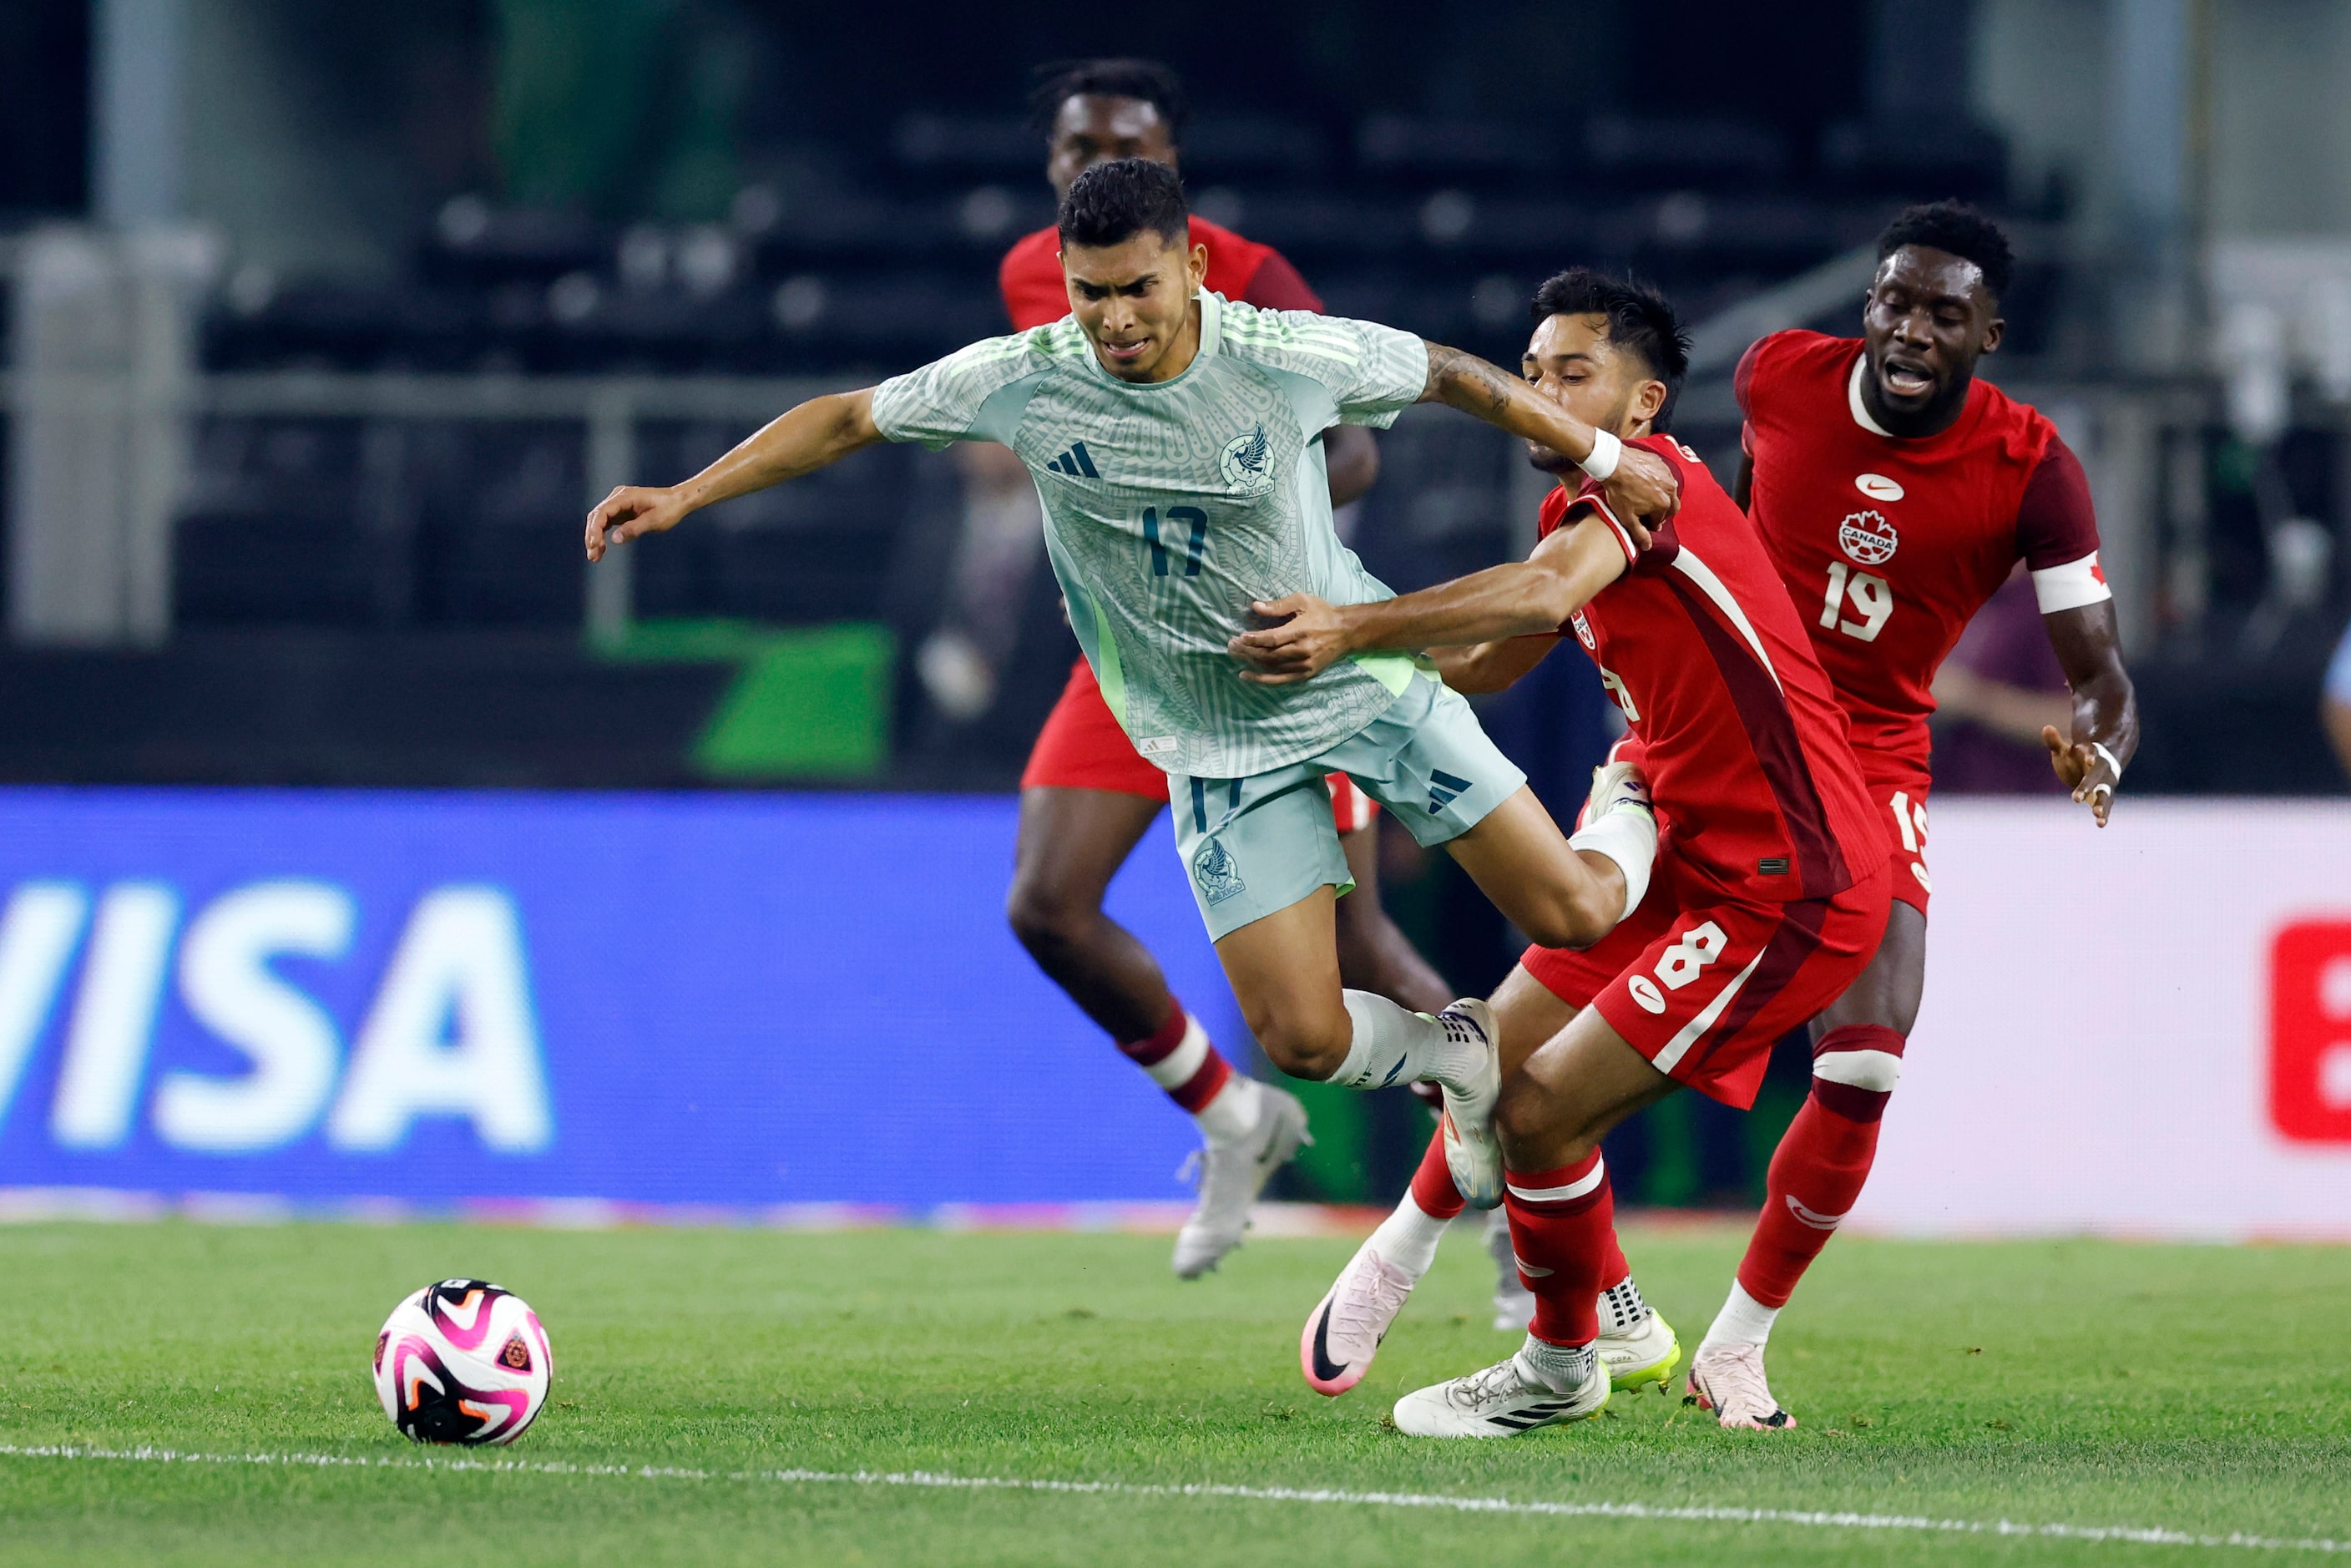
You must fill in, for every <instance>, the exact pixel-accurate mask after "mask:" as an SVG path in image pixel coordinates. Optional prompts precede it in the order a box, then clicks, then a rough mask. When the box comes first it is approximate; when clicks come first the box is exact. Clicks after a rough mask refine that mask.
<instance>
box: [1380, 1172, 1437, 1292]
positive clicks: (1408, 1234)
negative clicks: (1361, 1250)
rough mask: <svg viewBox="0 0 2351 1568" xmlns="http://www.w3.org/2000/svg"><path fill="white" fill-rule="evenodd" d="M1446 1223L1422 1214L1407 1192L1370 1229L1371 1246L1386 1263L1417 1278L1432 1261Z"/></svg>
mask: <svg viewBox="0 0 2351 1568" xmlns="http://www.w3.org/2000/svg"><path fill="white" fill-rule="evenodd" d="M1448 1223H1450V1222H1449V1221H1447V1220H1443V1219H1438V1218H1436V1217H1435V1216H1433V1215H1429V1214H1424V1213H1422V1212H1421V1207H1420V1205H1418V1204H1417V1203H1415V1202H1414V1201H1413V1198H1412V1194H1410V1193H1408V1192H1407V1193H1405V1195H1404V1201H1403V1202H1402V1203H1399V1204H1397V1205H1396V1206H1395V1212H1394V1213H1392V1214H1390V1215H1389V1216H1388V1217H1387V1218H1385V1219H1383V1220H1381V1221H1380V1228H1378V1229H1377V1230H1374V1231H1373V1232H1372V1245H1373V1247H1374V1248H1375V1249H1378V1251H1379V1255H1380V1256H1381V1257H1382V1258H1384V1259H1385V1260H1387V1261H1388V1263H1389V1264H1390V1265H1392V1266H1393V1267H1395V1268H1397V1269H1401V1270H1404V1271H1405V1273H1407V1274H1409V1275H1411V1276H1412V1277H1413V1278H1414V1279H1416V1280H1417V1279H1419V1278H1420V1277H1421V1276H1422V1275H1424V1274H1426V1273H1427V1272H1428V1270H1429V1269H1430V1268H1431V1266H1433V1265H1434V1264H1435V1263H1436V1261H1437V1240H1438V1239H1439V1238H1441V1237H1442V1236H1443V1235H1444V1234H1445V1228H1446V1226H1447V1224H1448Z"/></svg>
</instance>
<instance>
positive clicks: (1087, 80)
mask: <svg viewBox="0 0 2351 1568" xmlns="http://www.w3.org/2000/svg"><path fill="white" fill-rule="evenodd" d="M1032 74H1033V75H1034V76H1035V78H1036V85H1035V86H1034V87H1032V88H1030V89H1029V123H1030V124H1032V125H1034V126H1035V127H1036V128H1037V129H1038V130H1039V131H1041V132H1043V133H1044V134H1045V135H1047V136H1050V135H1052V133H1053V121H1054V120H1055V119H1056V118H1057V117H1058V116H1059V115H1060V114H1061V105H1063V104H1065V103H1067V102H1069V101H1070V99H1073V98H1135V99H1142V100H1143V101H1144V102H1145V103H1147V104H1149V105H1151V107H1152V108H1154V109H1155V110H1158V111H1159V119H1160V122H1161V123H1162V124H1164V125H1165V126H1166V127H1167V139H1168V140H1169V141H1173V142H1175V143H1177V144H1178V145H1181V144H1182V142H1183V140H1184V122H1185V121H1186V120H1189V119H1190V118H1191V116H1192V105H1191V102H1190V100H1188V99H1186V97H1185V96H1184V78H1182V77H1179V76H1177V75H1176V74H1175V72H1174V71H1172V70H1170V69H1168V68H1166V67H1165V66H1163V65H1161V64H1160V63H1159V62H1158V61H1157V60H1135V59H1101V60H1053V61H1051V62H1050V63H1048V64H1045V65H1041V66H1039V67H1038V68H1036V70H1035V71H1034V72H1033V73H1032Z"/></svg>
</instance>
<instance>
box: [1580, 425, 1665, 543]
mask: <svg viewBox="0 0 2351 1568" xmlns="http://www.w3.org/2000/svg"><path fill="white" fill-rule="evenodd" d="M1600 488H1601V490H1602V491H1603V492H1604V494H1606V496H1607V497H1608V506H1609V509H1610V510H1612V511H1614V513H1615V514H1616V516H1617V517H1618V518H1619V519H1620V520H1622V521H1623V522H1625V524H1627V525H1628V526H1632V527H1638V526H1639V524H1640V523H1641V522H1650V523H1662V522H1664V521H1665V520H1666V519H1667V518H1668V517H1672V516H1673V515H1674V513H1675V512H1676V511H1677V509H1679V507H1681V504H1682V487H1681V485H1680V484H1679V482H1678V481H1677V480H1676V479H1675V478H1674V471H1673V470H1672V469H1671V468H1668V467H1667V466H1666V460H1665V459H1664V458H1662V457H1660V456H1658V455H1656V453H1654V452H1645V451H1643V450H1642V449H1641V448H1640V447H1637V446H1627V447H1626V448H1625V453H1624V455H1623V456H1622V457H1619V458H1618V459H1617V460H1616V471H1615V472H1614V473H1613V474H1611V475H1609V476H1608V477H1607V478H1606V479H1605V480H1604V481H1603V482H1602V484H1601V486H1600ZM1643 532H1644V534H1645V535H1646V530H1643ZM1635 542H1636V543H1638V544H1639V545H1641V546H1642V547H1643V548H1645V549H1646V547H1647V545H1648V542H1649V541H1648V539H1647V538H1646V537H1643V538H1638V539H1636V541H1635Z"/></svg>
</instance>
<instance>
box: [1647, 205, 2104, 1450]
mask: <svg viewBox="0 0 2351 1568" xmlns="http://www.w3.org/2000/svg"><path fill="white" fill-rule="evenodd" d="M1877 254H1878V266H1877V275H1876V278H1875V280H1874V281H1873V282H1872V284H1871V286H1870V290H1869V294H1868V297H1867V299H1866V301H1865V304H1864V306H1863V309H1862V336H1861V337H1860V338H1859V339H1853V338H1832V337H1826V336H1823V335H1822V334H1820V333H1817V332H1779V333H1775V334H1773V335H1772V336H1771V337H1769V338H1765V339H1764V340H1761V342H1759V343H1757V344H1755V346H1754V347H1752V348H1750V350H1748V351H1747V355H1746V358H1745V359H1743V360H1742V361H1740V366H1739V371H1738V380H1737V390H1738V393H1739V402H1740V408H1741V409H1742V410H1743V411H1744V413H1745V414H1746V416H1747V421H1746V431H1745V435H1744V445H1745V448H1746V455H1745V458H1744V460H1743V462H1742V464H1741V466H1740V484H1739V490H1740V497H1741V499H1742V500H1743V501H1744V503H1745V505H1746V506H1747V507H1748V510H1749V512H1750V514H1751V515H1752V516H1753V517H1754V519H1755V523H1756V526H1757V528H1760V529H1761V531H1762V534H1763V538H1764V541H1765V543H1766V544H1767V545H1768V546H1769V547H1770V549H1771V555H1772V558H1773V559H1774V560H1776V561H1777V562H1778V564H1779V569H1780V573H1781V576H1782V578H1783V579H1784V580H1785V581H1786V583H1787V585H1788V592H1789V594H1790V596H1791V597H1792V598H1793V599H1794V601H1795V602H1796V606H1797V608H1798V610H1799V611H1801V612H1803V614H1804V619H1805V623H1806V629H1807V630H1808V631H1809V632H1810V633H1811V636H1812V643H1813V651H1814V653H1816V654H1817V655H1818V656H1819V659H1820V662H1821V664H1822V666H1823V668H1824V669H1826V670H1827V672H1828V674H1829V679H1830V680H1831V681H1832V682H1833V683H1834V685H1835V687H1836V697H1837V701H1838V703H1839V704H1840V705H1841V706H1843V707H1844V710H1845V712H1846V713H1847V714H1848V715H1850V716H1851V718H1852V721H1853V745H1854V750H1855V755H1856V756H1857V757H1858V758H1859V760H1860V763H1861V768H1862V774H1863V777H1864V778H1865V779H1866V780H1867V782H1868V786H1869V794H1870V802H1871V807H1872V810H1873V811H1874V813H1875V814H1876V821H1877V824H1878V831H1879V832H1880V833H1881V835H1882V836H1883V838H1884V839H1885V841H1886V848H1887V852H1889V853H1890V854H1891V855H1892V857H1893V863H1894V867H1895V870H1894V897H1895V900H1896V902H1895V904H1894V907H1893V911H1892V914H1891V915H1890V917H1889V919H1888V921H1887V925H1886V940H1885V942H1884V944H1883V945H1882V946H1880V947H1879V948H1878V950H1877V956H1876V959H1874V960H1873V961H1872V962H1871V964H1870V966H1869V967H1868V968H1867V969H1866V970H1865V971H1864V972H1863V974H1862V976H1861V977H1860V978H1859V979H1858V980H1857V981H1856V982H1855V985H1854V987H1853V988H1852V989H1851V990H1849V991H1847V992H1846V993H1845V995H1844V997H1842V998H1839V999H1838V1000H1837V1002H1836V1003H1835V1005H1834V1006H1833V1007H1831V1008H1829V1009H1827V1010H1826V1011H1824V1012H1823V1013H1822V1014H1821V1016H1820V1017H1819V1018H1818V1019H1814V1020H1813V1026H1812V1035H1813V1085H1812V1092H1811V1093H1810V1095H1809V1096H1808V1097H1807V1098H1806V1100H1805V1102H1804V1103H1803V1106H1802V1109H1801V1110H1799V1111H1798V1113H1797V1114H1796V1119H1795V1121H1794V1123H1793V1124H1792V1125H1791V1126H1790V1127H1789V1129H1788V1132H1787V1135H1786V1136H1785V1137H1783V1138H1782V1140H1781V1142H1780V1147H1779V1151H1778V1152H1777V1153H1776V1154H1775V1155H1773V1156H1772V1159H1771V1172H1770V1176H1769V1178H1768V1187H1767V1196H1766V1199H1765V1202H1764V1208H1763V1214H1762V1217H1761V1219H1760V1220H1759V1221H1758V1222H1757V1224H1756V1228H1755V1234H1754V1238H1753V1239H1752V1240H1751V1241H1750V1244H1749V1246H1748V1249H1747V1255H1746V1257H1745V1258H1744V1259H1743V1260H1741V1261H1740V1265H1739V1274H1738V1278H1737V1280H1736V1281H1734V1282H1733V1284H1732V1286H1731V1288H1730V1295H1729V1300H1728V1301H1726V1302H1725V1303H1724V1306H1723V1308H1722V1311H1721V1312H1720V1314H1719V1316H1717V1318H1716V1319H1715V1322H1714V1325H1713V1327H1712V1328H1710V1329H1709V1330H1708V1333H1707V1335H1706V1338H1705V1339H1704V1341H1703V1342H1701V1343H1700V1344H1699V1346H1698V1352H1697V1354H1695V1355H1694V1356H1692V1358H1691V1361H1690V1375H1689V1388H1690V1393H1691V1395H1692V1396H1693V1397H1694V1398H1696V1399H1698V1401H1699V1402H1701V1403H1702V1404H1705V1405H1707V1406H1708V1407H1710V1408H1712V1409H1714V1410H1715V1411H1716V1412H1717V1414H1718V1416H1719V1418H1720V1419H1721V1421H1722V1423H1723V1425H1725V1426H1727V1427H1767V1428H1768V1427H1789V1426H1792V1425H1794V1422H1793V1420H1792V1417H1790V1416H1788V1415H1787V1413H1786V1412H1785V1411H1784V1410H1782V1408H1781V1407H1780V1405H1779V1402H1778V1401H1777V1400H1776V1399H1774V1398H1773V1397H1772V1396H1771V1390H1770V1387H1769V1385H1767V1384H1766V1382H1765V1381H1764V1376H1763V1347H1764V1343H1765V1341H1766V1340H1767V1338H1768V1337H1769V1335H1770V1333H1771V1322H1772V1320H1773V1318H1774V1317H1775V1316H1776V1315H1777V1314H1778V1312H1779V1310H1780V1308H1782V1306H1784V1305H1785V1304H1786V1303H1787V1301H1788V1298H1789V1295H1790V1294H1791V1292H1792V1291H1794V1290H1795V1288H1796V1282H1797V1281H1799V1280H1800V1279H1802V1277H1803V1272H1804V1270H1805V1268H1806V1267H1807V1266H1808V1265H1809V1264H1810V1263H1811V1262H1812V1260H1813V1258H1814V1257H1816V1256H1818V1255H1819V1253H1820V1250H1821V1249H1822V1248H1823V1246H1824V1245H1826V1243H1827V1241H1828V1239H1829V1237H1830V1235H1831V1234H1833V1233H1834V1230H1835V1228H1836V1227H1837V1224H1838V1222H1839V1221H1841V1220H1842V1219H1843V1218H1844V1216H1845V1215H1846V1213H1847V1212H1848V1211H1849V1210H1851V1208H1852V1207H1853V1205H1854V1202H1855V1199H1856V1198H1858V1197H1860V1195H1861V1188H1862V1183H1863V1182H1864V1180H1865V1178H1866V1177H1867V1176H1868V1175H1869V1166H1870V1162H1871V1161H1872V1159H1873V1158H1874V1157H1875V1156H1876V1149H1877V1130H1878V1120H1879V1117H1880V1116H1881V1115H1882V1114H1883V1113H1884V1112H1885V1108H1886V1098H1887V1096H1888V1094H1889V1093H1890V1092H1891V1091H1892V1090H1893V1088H1894V1085H1895V1082H1896V1079H1897V1078H1898V1077H1899V1076H1900V1073H1901V1066H1902V1054H1903V1048H1904V1044H1905V1041H1906V1040H1907V1037H1908V1035H1909V1033H1910V1028H1911V1025H1912V1023H1913V1022H1914V1021H1915V1020H1916V1019H1917V1016H1918V1004H1919V999H1920V997H1921V994H1922V992H1923V991H1924V989H1925V986H1926V967H1927V901H1928V895H1929V894H1930V893H1931V892H1932V887H1931V884H1930V883H1929V881H1928V865H1927V795H1928V788H1929V782H1930V775H1929V771H1928V750H1929V745H1928V730H1927V720H1928V715H1930V714H1931V713H1933V712H1934V709H1935V698H1934V692H1933V687H1934V680H1935V671H1936V669H1937V667H1938V665H1940V664H1942V662H1943V658H1944V655H1946V654H1948V653H1949V652H1950V651H1951V646H1952V644H1953V643H1956V642H1958V641H1959V633H1960V632H1963V631H1965V630H1966V629H1967V624H1968V622H1969V621H1970V619H1971V618H1972V617H1973V616H1974V615H1975V612H1977V611H1978V610H1979V609H1980V608H1981V607H1982V605H1983V603H1984V601H1986V600H1987V599H1989V598H1991V595H1992V593H1993V592H1994V591H1996V590H1997V589H1998V588H1999V587H2000V585H2001V582H2002V581H2003V580H2005V579H2006V578H2007V577H2008V575H2009V573H2010V571H2011V570H2012V569H2013V568H2014V566H2015V564H2016V563H2017V562H2018V561H2019V560H2022V562H2023V563H2024V565H2025V567H2026V568H2027V569H2028V570H2030V571H2031V573H2032V586H2033V591H2034V593H2035V594H2036V596H2037V597H2038V599H2039V601H2040V606H2041V612H2042V619H2043V624H2044V625H2045V626H2046V627H2047V629H2048V632H2049V640H2050V643H2051V645H2052V646H2053V648H2054V649H2055V651H2056V653H2057V657H2058V660H2059V662H2060V664H2062V665H2063V666H2064V671H2065V678H2066V682H2067V684H2068V685H2070V686H2071V687H2072V688H2073V693H2074V716H2073V724H2072V734H2071V735H2069V736H2061V735H2059V734H2058V733H2057V731H2056V730H2055V729H2054V728H2044V729H2043V732H2042V740H2043V744H2045V745H2046V746H2047V747H2049V754H2050V759H2051V762H2052V764H2053V766H2054V768H2056V771H2057V775H2058V777H2059V778H2060V779H2063V780H2064V783H2065V784H2066V785H2067V786H2068V787H2069V788H2070V789H2072V790H2073V793H2074V800H2077V801H2079V802H2081V803H2082V804H2084V805H2085V806H2087V807H2088V808H2089V809H2090V811H2091V813H2092V814H2093V816H2094V817H2095V820H2096V821H2097V823H2098V825H2099V826H2101V827H2104V826H2105V822H2106V816H2107V812H2108V811H2109V810H2111V809H2112V807H2113V804H2114V794H2115V786H2116V784H2117V783H2118V782H2119V781H2120V780H2121V778H2122V772H2123V768H2124V767H2125V766H2126V764H2127V763H2128V762H2129V761H2130V759H2131V754H2132V753H2133V752H2134V751H2136V750H2137V747H2138V712H2137V704H2136V702H2135V700H2134V698H2133V696H2132V692H2131V683H2130V677H2129V675H2128V674H2126V673H2125V671H2124V669H2123V662H2122V653H2121V651H2120V647H2119V644H2118V643H2117V641H2116V632H2115V610H2114V603H2113V597H2114V596H2113V595H2112V594H2111V593H2110V592H2108V591H2107V589H2106V581H2105V575H2104V574H2103V573H2102V572H2101V571H2100V570H2098V528H2097V521H2096V518H2095V516H2094V515H2093V513H2092V510H2091V506H2090V489H2089V484H2088V481H2087V480H2086V479H2085V477H2084V476H2083V473H2082V465H2081V463H2080V461H2079V460H2078V459H2077V458H2075V456H2074V454H2073V453H2072V452H2071V451H2070V450H2068V449H2067V447H2066V445H2065V443H2064V441H2062V440H2060V439H2059V438H2058V435H2057V432H2056V429H2055V427H2053V425H2052V424H2051V423H2049V421H2048V420H2047V419H2046V418H2045V417H2043V415H2042V414H2041V413H2039V411H2037V410H2035V409H2033V408H2032V407H2030V406H2028V405H2026V404H2024V403H2021V402H2016V401H2015V400H2014V399H2012V398H2011V397H2008V396H2007V395H2006V394H2004V393H2002V392H2001V391H2000V390H1999V389H1998V388H1997V387H1994V386H1991V385H1990V384H1989V383H1987V382H1981V381H1979V380H1977V379H1976V375H1975V371H1976V366H1977V363H1978V361H1980V360H1981V359H1982V357H1983V356H1984V355H1986V354H1989V353H1991V352H1992V351H1993V350H1996V349H1997V348H1999V346H2000V340H2001V329H2002V322H2001V316H2000V298H2001V294H2002V292H2003V291H2005V290H2006V288H2007V287H2008V283H2009V275H2010V271H2011V256H2010V251H2009V246H2008V240H2007V238H2006V236H2005V235H2002V234H2001V231H2000V229H1999V227H1998V226H1997V225H1994V224H1993V223H1992V222H1991V220H1990V219H1988V218H1986V217H1984V216H1983V215H1982V214H1979V213H1976V212H1974V211H1972V210H1970V209H1969V208H1967V207H1964V206H1960V205H1958V204H1952V203H1937V204H1932V205H1928V206H1917V207H1912V208H1910V209H1909V210H1908V211H1907V212H1905V213H1903V214H1901V215H1900V216H1898V217H1896V219H1895V221H1894V223H1893V224H1892V225H1891V226H1889V227H1888V228H1887V229H1886V233H1885V234H1884V235H1882V236H1880V238H1879V240H1878V245H1877Z"/></svg>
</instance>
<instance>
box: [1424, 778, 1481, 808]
mask: <svg viewBox="0 0 2351 1568" xmlns="http://www.w3.org/2000/svg"><path fill="white" fill-rule="evenodd" d="M1470 788H1471V786H1470V783H1469V780H1468V779H1456V778H1455V777H1453V775H1452V774H1450V773H1447V772H1446V771H1445V770H1444V769H1443V768H1432V769H1431V770H1430V772H1429V775H1428V814H1429V815H1430V816H1432V817H1434V816H1435V815H1437V813H1438V812H1439V811H1442V810H1445V808H1446V807H1447V806H1450V805H1451V804H1453V802H1454V801H1456V800H1459V799H1461V797H1462V796H1464V795H1466V794H1468V792H1469V789H1470Z"/></svg>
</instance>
